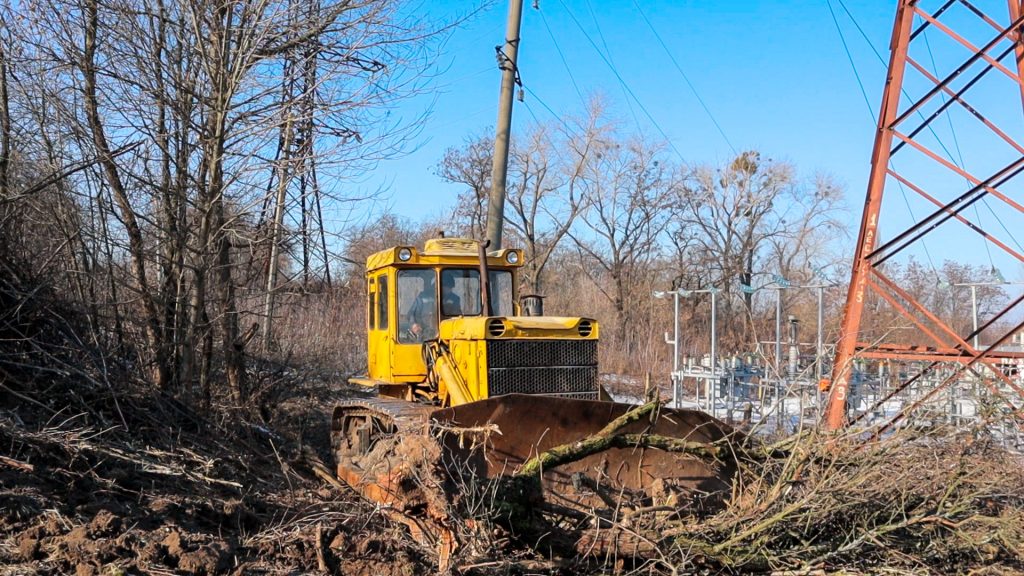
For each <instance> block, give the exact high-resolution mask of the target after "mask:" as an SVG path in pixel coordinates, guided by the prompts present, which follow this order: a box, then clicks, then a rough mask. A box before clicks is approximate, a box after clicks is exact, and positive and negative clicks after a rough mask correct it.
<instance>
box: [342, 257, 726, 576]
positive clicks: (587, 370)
mask: <svg viewBox="0 0 1024 576" xmlns="http://www.w3.org/2000/svg"><path fill="white" fill-rule="evenodd" d="M486 245H487V243H486V242H478V241H474V240H470V239H460V238H436V239H433V240H429V241H427V242H426V243H425V245H424V246H423V248H422V249H418V248H417V247H414V246H396V247H393V248H389V249H386V250H383V251H380V252H377V253H375V254H372V255H371V256H369V257H368V258H367V261H366V332H367V373H366V375H364V376H360V377H357V378H352V379H351V380H350V381H351V383H353V384H356V385H358V386H360V387H362V388H364V389H365V390H366V391H368V392H370V394H371V395H370V397H368V398H363V399H354V400H351V401H346V402H344V403H343V404H341V405H338V406H336V407H335V409H334V412H333V416H332V420H331V442H332V449H333V452H334V455H335V457H336V462H337V476H338V478H339V479H341V480H342V481H344V482H345V483H347V484H348V485H349V486H351V487H352V488H354V489H355V490H357V491H358V492H359V493H361V494H362V495H363V496H365V497H367V498H369V499H371V500H373V501H376V502H379V503H381V504H383V505H385V506H386V508H387V509H388V510H389V511H390V512H392V513H393V514H394V515H395V518H396V519H398V520H400V521H402V522H403V523H405V524H406V525H407V526H409V528H410V530H411V531H412V532H413V534H414V536H416V537H417V538H418V539H420V540H422V541H424V542H425V543H430V544H432V545H437V546H438V547H439V549H440V550H441V552H439V554H440V555H441V557H442V558H446V557H448V556H449V555H450V553H451V551H452V550H453V549H454V547H455V546H456V544H457V543H456V542H455V536H454V532H453V531H452V529H451V523H452V520H451V517H450V516H451V515H450V511H451V507H452V505H453V502H454V501H457V500H458V499H459V498H461V497H464V496H465V493H466V492H467V486H469V485H472V486H479V485H481V484H482V483H485V482H488V481H496V480H501V479H507V478H514V477H516V476H517V474H520V473H521V471H522V470H524V469H526V468H528V467H530V466H531V465H532V466H533V467H534V468H536V464H537V462H538V461H539V460H538V458H540V457H541V456H542V455H545V454H550V453H551V451H558V450H560V449H561V450H562V451H563V452H564V451H565V450H566V447H573V446H579V445H581V444H585V443H586V442H587V440H588V439H590V438H594V437H608V436H609V434H610V433H614V434H616V435H617V438H619V439H620V441H619V442H617V443H608V445H607V446H603V447H602V448H601V449H599V450H593V452H592V453H588V452H586V451H584V452H581V453H578V454H577V457H575V458H568V459H563V460H564V461H563V462H560V463H559V464H558V465H550V466H549V467H548V468H546V469H542V470H540V471H539V473H538V474H537V475H536V476H537V480H538V482H536V483H534V484H532V486H533V488H532V489H531V490H532V491H534V492H540V494H530V495H527V496H526V500H527V501H529V502H531V504H529V506H533V505H538V506H541V505H543V503H544V501H545V499H547V500H555V501H557V505H558V506H560V507H562V508H565V507H569V508H574V509H576V510H583V511H591V510H594V509H596V508H599V507H602V506H606V505H607V502H608V501H609V499H610V498H616V497H620V498H621V497H623V495H626V496H630V495H632V497H635V498H636V499H637V501H641V502H648V503H649V502H651V501H652V500H651V499H652V497H654V496H652V491H651V488H652V486H656V487H658V490H659V491H660V492H661V495H662V496H663V497H665V498H668V493H669V492H671V493H673V494H674V495H675V496H674V498H675V500H674V501H675V502H680V501H682V500H686V501H689V502H692V501H694V500H695V499H700V498H706V497H707V496H708V495H715V494H722V493H724V492H726V491H727V490H728V488H729V486H730V479H731V476H732V473H733V472H734V470H735V463H733V462H729V461H728V459H727V458H725V459H719V460H717V461H714V462H709V461H707V460H701V459H698V458H692V457H687V456H685V455H680V454H678V453H674V452H672V451H669V450H664V449H659V448H655V447H651V446H649V445H646V444H643V442H642V440H633V441H631V442H632V443H631V444H630V445H626V444H625V443H623V442H622V441H621V439H622V438H626V437H629V438H634V439H637V438H644V437H646V436H643V435H649V436H650V437H653V436H657V437H659V438H669V439H672V440H678V441H680V442H684V443H693V444H699V445H706V446H710V445H715V444H716V443H718V444H720V443H722V442H723V441H728V440H729V439H730V438H731V437H733V436H734V435H735V434H736V433H735V432H734V431H733V430H732V429H731V428H730V427H729V426H727V425H726V424H724V423H722V422H720V421H718V420H716V419H715V418H713V417H712V416H710V415H707V414H705V413H703V412H699V411H694V410H682V409H670V408H667V407H665V406H663V405H662V404H659V403H657V402H655V403H654V404H655V405H657V410H655V411H651V412H649V413H645V414H643V415H642V417H635V418H631V417H630V414H633V413H634V412H635V410H636V406H634V405H631V404H627V403H617V402H613V401H610V398H609V397H608V395H607V394H606V393H605V392H604V390H603V389H602V387H601V386H600V385H599V382H598V358H597V357H598V341H599V340H598V339H599V336H600V327H599V324H598V322H597V321H596V320H594V319H592V318H585V317H558V316H545V315H544V313H543V300H542V299H540V298H539V297H536V296H532V295H526V296H524V297H523V298H521V299H520V298H518V296H519V295H518V293H517V290H518V282H517V275H518V272H519V269H520V267H521V266H522V265H523V253H522V251H521V250H517V249H503V250H497V251H491V252H487V251H486ZM570 451H571V450H570ZM531 461H533V463H532V464H531ZM540 461H543V460H540ZM546 461H547V462H552V460H550V459H549V460H546ZM607 544H608V543H607V542H604V544H603V545H607ZM588 546H589V547H590V548H591V549H594V543H593V542H590V543H589V544H588ZM605 547H607V546H605Z"/></svg>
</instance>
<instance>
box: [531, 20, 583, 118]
mask: <svg viewBox="0 0 1024 576" xmlns="http://www.w3.org/2000/svg"><path fill="white" fill-rule="evenodd" d="M534 8H535V9H536V10H537V12H539V13H540V21H541V22H543V23H544V29H545V30H547V32H548V37H549V38H551V43H552V44H554V45H555V52H557V53H558V58H559V59H560V60H561V61H562V66H564V67H565V73H566V74H567V75H568V76H569V82H572V87H573V89H575V90H576V95H577V96H579V97H580V102H581V103H582V104H583V107H584V108H586V107H587V99H586V98H584V97H583V91H582V90H580V87H579V84H577V83H576V78H575V77H574V76H573V74H572V68H570V67H569V62H568V61H567V60H566V59H565V54H564V53H563V52H562V47H561V46H559V45H558V40H556V39H555V34H554V33H553V32H552V31H551V26H550V25H549V24H548V19H547V16H545V15H544V11H543V10H541V9H540V7H539V6H534Z"/></svg>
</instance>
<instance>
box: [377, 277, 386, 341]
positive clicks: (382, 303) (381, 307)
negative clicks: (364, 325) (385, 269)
mask: <svg viewBox="0 0 1024 576" xmlns="http://www.w3.org/2000/svg"><path fill="white" fill-rule="evenodd" d="M377 286H378V287H379V290H378V294H379V295H378V297H377V328H378V329H380V330H387V329H388V277H387V276H384V275H381V276H380V277H379V278H378V279H377Z"/></svg>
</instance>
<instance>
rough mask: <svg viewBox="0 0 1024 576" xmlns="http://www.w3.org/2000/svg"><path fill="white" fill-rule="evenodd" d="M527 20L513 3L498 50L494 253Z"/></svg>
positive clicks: (491, 209) (519, 1) (490, 213)
mask: <svg viewBox="0 0 1024 576" xmlns="http://www.w3.org/2000/svg"><path fill="white" fill-rule="evenodd" d="M522 19H523V0H509V3H508V22H507V23H506V29H505V43H504V44H503V45H501V46H498V47H497V48H496V50H497V56H498V68H500V69H501V93H500V95H499V98H498V121H497V123H496V124H495V134H494V159H493V164H492V165H491V193H490V195H489V196H488V199H487V239H488V240H490V241H491V244H490V249H491V250H500V249H501V228H502V225H503V224H504V223H505V181H506V177H507V175H508V149H509V140H510V139H511V135H512V98H513V97H514V96H515V89H516V84H517V82H518V77H519V70H518V69H517V68H516V66H517V64H516V63H517V61H518V60H519V24H520V22H522Z"/></svg>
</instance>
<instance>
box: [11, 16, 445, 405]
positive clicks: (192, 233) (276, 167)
mask: <svg viewBox="0 0 1024 576" xmlns="http://www.w3.org/2000/svg"><path fill="white" fill-rule="evenodd" d="M6 10H7V12H8V13H10V12H11V11H12V10H13V11H16V12H17V18H9V17H5V18H4V21H5V28H4V39H3V40H4V42H3V45H2V46H0V50H2V52H0V103H2V104H4V106H0V132H2V134H0V188H3V187H4V186H6V187H7V188H10V189H11V190H9V191H7V190H5V195H6V196H13V197H19V194H20V193H22V192H24V191H27V190H31V189H32V188H31V187H23V185H24V183H23V182H22V181H20V180H19V179H17V178H13V177H12V178H7V175H8V174H13V172H11V171H10V170H8V168H7V167H8V166H9V161H10V159H11V158H14V157H18V159H19V161H20V162H23V164H24V165H25V166H28V165H32V164H33V163H34V164H35V165H36V166H42V167H45V169H46V172H44V173H47V174H50V175H51V176H52V177H51V176H48V177H47V178H50V179H49V180H46V179H43V180H44V181H43V183H42V185H43V187H46V186H49V187H52V188H53V189H54V192H55V194H57V197H58V198H61V201H60V202H57V203H56V205H59V206H61V212H60V213H61V214H64V215H65V216H62V217H61V219H60V229H61V230H62V232H61V234H62V235H64V236H66V238H65V241H64V243H63V245H62V246H63V248H62V250H66V252H67V254H68V256H67V258H68V261H67V264H66V268H67V270H68V275H67V277H68V280H69V283H70V284H71V285H72V286H75V291H76V292H77V293H78V294H79V297H80V298H81V299H82V300H83V302H88V306H89V309H90V310H92V311H91V313H90V317H91V318H92V320H93V321H94V323H95V324H96V325H97V336H98V337H104V335H105V334H109V333H115V334H116V337H117V339H118V341H120V342H131V343H132V344H133V348H134V349H136V350H137V351H138V352H139V356H140V359H141V360H142V362H141V365H143V366H147V367H150V368H152V370H151V373H152V379H153V381H154V382H155V383H156V384H158V385H160V386H161V387H164V388H167V389H173V390H191V389H192V387H193V386H194V384H195V383H197V382H198V384H199V385H200V387H201V388H202V389H203V390H204V395H205V396H206V397H209V395H210V392H211V389H210V387H209V384H210V383H211V382H212V381H213V379H212V378H211V373H212V369H213V366H214V364H213V363H212V362H211V358H212V355H213V354H215V353H217V354H219V355H220V358H222V359H223V361H224V363H223V366H224V369H225V374H226V376H227V378H226V380H227V382H228V387H227V389H228V390H230V391H231V392H232V394H233V395H234V396H235V397H236V398H237V399H239V400H244V399H245V397H246V396H247V386H246V354H247V353H246V344H247V342H248V341H249V339H250V338H252V336H253V334H254V330H253V328H254V327H256V326H258V324H259V322H258V321H259V320H260V319H261V318H267V319H268V324H267V329H266V336H267V337H268V338H269V333H270V324H269V319H271V318H272V317H273V315H274V314H275V303H274V300H273V295H274V293H275V292H276V291H278V290H279V289H280V288H281V287H282V285H283V284H286V283H288V282H291V281H292V279H291V278H290V277H289V275H288V274H287V271H288V269H289V266H288V265H287V264H288V263H289V262H290V261H291V260H292V259H294V260H296V261H298V262H300V263H301V271H302V281H303V284H304V285H308V284H309V283H310V280H311V277H313V276H315V275H320V276H321V277H324V278H329V276H330V270H329V268H328V263H329V261H330V258H329V257H328V255H327V249H328V245H327V241H326V233H325V230H324V218H323V204H324V203H327V202H330V203H333V204H337V203H340V202H344V201H347V200H349V198H348V197H346V196H345V195H344V194H343V193H340V191H341V190H343V188H341V187H333V186H332V187H323V186H321V185H320V180H319V179H318V176H323V175H324V174H327V176H328V179H329V180H330V181H331V182H339V181H341V179H342V178H343V177H344V176H345V175H346V174H348V173H349V172H350V171H357V172H359V171H362V170H365V169H367V168H368V167H372V166H373V165H374V163H375V162H376V161H378V160H379V159H381V158H384V157H388V156H390V155H393V154H395V153H398V152H400V151H401V149H402V145H403V143H404V142H405V141H406V139H407V138H408V137H409V136H410V135H412V134H414V133H415V130H416V124H415V123H414V122H413V123H409V124H396V123H395V122H394V121H393V119H391V118H390V117H389V116H388V109H389V108H390V107H391V106H392V105H393V104H394V103H395V102H397V101H398V100H399V99H401V98H404V97H406V96H408V95H411V94H415V93H416V92H418V91H419V90H420V89H421V86H420V83H419V80H420V79H421V78H423V76H422V73H423V71H424V70H425V69H426V68H427V67H429V66H430V64H431V62H432V58H433V55H434V52H433V50H432V48H431V47H432V46H433V45H434V40H435V39H436V38H437V33H438V31H439V30H441V29H443V28H442V27H438V26H436V25H435V24H434V23H432V22H430V21H428V20H425V19H422V18H420V17H418V16H416V15H413V14H410V13H408V12H407V11H404V9H403V6H402V5H401V3H400V2H397V1H395V0H368V1H366V2H359V3H351V2H343V1H334V0H330V1H324V0H317V1H314V2H298V1H297V0H280V1H275V2H253V1H249V0H222V1H217V2H205V3H204V2H193V1H190V0H186V1H183V2H179V1H170V2H168V1H167V0H156V2H153V3H145V2H137V1H135V0H121V1H118V2H114V3H100V2H97V1H95V0H85V3H84V4H83V3H75V2H70V1H66V0H44V1H43V2H40V3H34V4H30V5H26V4H21V5H18V6H16V7H10V6H8V7H7V8H6ZM8 42H9V43H8ZM14 48H16V49H14ZM15 69H17V70H18V74H9V71H10V70H15ZM282 85H284V86H285V87H287V90H286V91H282V89H281V88H282ZM8 103H9V104H10V106H7V105H6V104H8ZM16 130H17V131H18V132H19V133H20V134H23V135H24V136H25V137H24V138H19V139H18V140H17V144H16V147H17V150H16V151H15V150H7V149H6V148H5V147H4V146H5V145H12V143H13V142H15V140H14V139H13V138H11V134H12V133H13V132H14V131H16ZM282 142H283V143H282ZM275 150H277V153H276V154H275ZM14 188H18V189H17V190H14ZM261 204H262V205H266V206H268V207H269V208H270V211H271V212H272V213H273V216H272V217H271V218H266V219H265V220H263V221H261V219H260V218H258V217H257V212H258V207H259V206H260V205H261ZM268 221H269V224H267V222H268ZM292 222H298V226H297V227H295V226H292V225H291V223H292ZM296 239H297V241H294V242H293V240H296ZM314 243H318V244H319V250H320V251H321V252H322V253H323V255H322V256H320V257H319V260H321V261H322V262H321V265H322V267H319V269H317V264H315V262H316V260H317V258H315V257H314V256H313V255H312V254H313V252H314V251H315V250H316V249H315V248H314ZM292 246H297V247H298V248H297V249H296V250H297V253H296V254H292V253H290V252H289V248H290V247H292ZM246 255H247V256H248V258H246ZM271 262H273V266H272V265H271ZM72 271H74V272H72ZM281 277H283V280H282V279H280V278H281ZM257 302H262V304H263V305H262V306H260V305H258V304H257ZM110 318H113V319H114V323H115V325H116V326H115V327H114V330H106V329H103V330H101V329H99V328H98V326H99V324H100V323H105V322H108V321H109V319H110ZM122 320H124V321H123V322H122ZM136 330H137V331H138V334H139V336H141V337H139V338H136V337H134V336H135V335H134V334H133V332H134V331H136ZM215 341H219V349H215V348H216V347H215V346H214V342H215Z"/></svg>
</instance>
